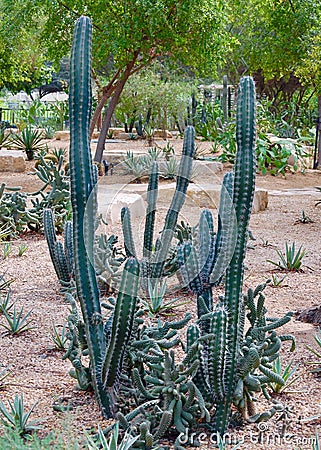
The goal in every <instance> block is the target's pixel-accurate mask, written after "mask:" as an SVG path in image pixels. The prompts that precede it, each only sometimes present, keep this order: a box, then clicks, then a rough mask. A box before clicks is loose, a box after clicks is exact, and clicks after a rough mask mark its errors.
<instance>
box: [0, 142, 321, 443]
mask: <svg viewBox="0 0 321 450" xmlns="http://www.w3.org/2000/svg"><path fill="white" fill-rule="evenodd" d="M54 145H55V146H61V143H56V142H52V143H51V146H54ZM63 145H66V143H64V144H63ZM106 145H107V144H106ZM111 145H112V146H114V148H115V149H117V145H118V147H119V146H120V144H119V143H118V144H117V143H116V144H111ZM133 145H135V146H136V148H138V147H139V146H141V144H139V143H132V142H130V143H129V142H126V143H122V144H121V146H122V149H123V148H125V149H128V148H131V147H132V146H133ZM174 145H175V146H177V148H178V147H179V146H180V145H181V143H180V142H178V141H174ZM199 145H200V146H202V145H204V148H205V145H206V144H203V143H200V144H199ZM207 145H209V144H207ZM108 148H109V147H108ZM207 148H208V147H207ZM145 149H146V147H145ZM142 150H144V147H143V148H142ZM31 171H32V163H28V170H27V171H26V172H25V173H24V174H8V173H2V175H1V180H2V181H4V182H6V183H7V184H8V185H11V186H13V185H21V186H22V187H23V188H24V189H27V190H28V191H29V192H30V191H32V190H34V189H35V188H37V187H38V186H39V183H38V181H37V179H36V177H34V176H33V175H30V172H31ZM219 176H220V175H219ZM113 180H115V182H118V178H117V174H115V176H114V178H113ZM320 184H321V183H320V173H319V172H313V171H307V173H306V174H305V175H303V174H300V173H297V174H288V175H287V177H286V178H282V177H278V178H275V177H271V176H269V175H267V176H264V177H263V176H258V179H257V186H259V187H262V188H265V189H267V190H268V191H269V205H268V208H267V210H266V211H263V212H260V213H258V214H255V215H253V216H252V219H251V224H250V228H251V231H252V233H253V235H254V237H255V241H251V242H250V244H251V248H250V249H249V250H248V253H247V258H246V273H245V286H244V288H248V287H255V286H256V285H257V284H259V283H261V282H264V281H265V280H266V279H267V278H271V276H272V275H277V276H278V277H280V276H281V275H282V274H279V273H277V272H276V271H273V266H272V265H271V264H270V263H268V262H267V260H268V259H271V260H277V254H276V248H280V249H284V246H285V241H288V242H289V243H292V242H293V241H295V242H296V244H297V245H298V246H299V245H302V248H304V249H305V250H306V255H305V257H304V259H303V266H302V271H301V272H298V273H288V274H284V275H286V277H285V279H284V280H283V282H282V283H281V285H280V286H278V287H273V286H268V287H267V288H266V290H265V293H266V305H267V307H268V311H269V314H270V315H273V316H280V315H282V314H285V313H286V312H287V311H297V310H301V309H305V308H308V307H311V306H315V305H320V293H321V242H320V231H321V207H315V206H314V204H315V200H317V199H318V195H319V197H320V194H318V193H317V192H316V191H315V189H314V187H315V186H318V185H320ZM165 211H166V205H165V204H164V203H163V204H160V205H159V207H158V214H159V219H160V220H159V223H161V218H163V217H164V213H165ZM302 211H304V212H305V214H306V215H307V216H309V217H310V218H311V219H312V221H313V222H311V223H306V224H303V223H301V222H300V221H298V219H299V218H300V217H301V214H302ZM187 214H189V217H190V216H191V217H192V218H191V219H190V220H191V221H193V219H195V218H196V217H198V216H199V209H198V208H196V207H195V208H190V209H189V211H188V212H186V215H187ZM137 226H138V225H137ZM109 228H110V229H108V233H110V234H111V233H115V234H118V235H119V234H120V226H119V224H117V223H116V224H114V225H113V226H112V227H109ZM137 236H139V234H138V235H137ZM137 239H138V240H139V237H138V238H137ZM21 242H26V243H27V245H28V250H27V252H26V253H25V255H23V256H22V257H19V256H17V253H18V246H19V244H21ZM3 271H6V277H7V278H8V279H9V278H13V279H14V280H15V281H14V283H13V284H12V300H13V301H14V302H15V305H16V306H17V308H21V307H23V308H24V312H27V311H30V310H31V311H32V312H31V314H30V319H31V324H30V326H31V327H32V329H30V330H29V331H26V332H24V333H22V334H21V335H19V336H14V337H12V336H9V335H7V334H6V333H4V332H2V334H0V342H1V345H0V369H1V367H2V368H9V369H10V372H11V376H10V378H9V380H8V381H9V382H10V383H9V385H8V386H7V387H6V389H4V390H2V391H1V392H0V395H1V400H2V401H4V402H5V403H6V402H7V400H10V399H12V398H13V397H14V395H15V394H21V393H23V395H24V398H25V403H26V407H27V408H29V407H31V406H32V405H33V404H34V403H35V402H38V404H37V406H36V408H35V411H34V413H33V416H34V417H33V418H34V419H40V420H41V421H42V422H43V424H42V426H43V429H42V431H41V434H42V435H45V434H46V433H47V432H48V431H50V430H54V429H59V428H61V429H64V428H65V427H66V419H65V418H64V414H62V413H57V412H54V410H53V408H52V406H53V404H54V403H55V402H57V401H62V402H63V403H65V404H67V403H68V404H69V405H70V406H71V411H70V412H69V413H68V418H69V419H70V418H71V422H72V425H71V426H72V427H78V428H81V429H87V430H89V429H91V428H97V426H98V424H100V425H101V426H102V427H104V426H106V424H107V421H103V420H102V419H101V417H100V413H99V410H98V407H97V406H96V403H95V400H94V398H93V395H92V394H91V393H88V392H83V391H79V390H77V388H76V386H75V382H74V380H73V379H72V378H71V377H70V376H69V375H68V371H69V369H70V364H69V362H68V361H62V359H61V356H62V354H61V353H60V352H58V351H55V349H54V346H53V342H52V339H51V334H52V327H53V324H54V325H55V326H62V325H63V323H64V322H65V319H66V316H67V314H68V307H67V305H66V304H65V303H64V301H63V296H62V295H61V294H60V292H59V285H58V282H57V280H56V277H55V273H54V270H53V267H52V264H51V261H50V259H49V255H48V250H47V246H46V242H45V240H44V237H43V236H42V235H35V234H33V233H28V234H26V235H24V236H22V237H21V239H20V240H17V241H14V242H13V251H12V253H11V255H10V256H9V257H8V258H7V259H5V260H2V261H1V262H0V272H1V273H2V272H3ZM284 275H282V276H284ZM192 303H193V300H192V301H191V303H189V304H188V305H187V306H185V307H182V308H181V309H179V310H175V313H176V314H177V315H184V314H185V309H188V310H191V309H193V307H192ZM0 323H4V318H3V317H0ZM316 331H317V329H316V327H314V326H312V325H310V324H305V323H302V322H299V321H297V320H295V319H294V320H292V321H291V322H290V323H289V324H287V325H286V326H285V327H284V328H283V329H282V332H284V333H285V332H287V333H292V334H293V335H294V336H295V338H296V340H297V349H296V351H295V352H294V353H290V352H289V345H288V344H287V343H285V344H284V346H283V350H282V362H283V363H284V364H287V363H289V362H290V361H293V365H297V366H298V368H297V372H296V374H298V375H300V376H299V378H298V379H297V381H296V382H295V383H294V384H293V385H292V386H291V387H290V388H289V390H288V391H285V393H283V394H282V395H279V396H277V397H276V399H277V400H278V401H281V402H283V403H284V404H285V405H286V407H287V409H288V411H289V413H290V415H289V418H288V419H287V420H286V421H285V420H277V419H278V417H277V416H276V417H274V418H273V419H271V420H270V421H269V422H267V423H263V424H260V425H259V426H258V425H246V426H244V427H242V428H241V429H234V430H231V432H230V437H229V438H228V437H227V441H228V439H231V440H234V439H239V440H240V441H241V442H244V443H242V444H241V446H240V447H239V448H244V449H245V448H248V449H254V448H255V449H267V448H271V449H274V448H278V449H291V450H293V449H299V448H302V449H311V448H312V445H311V436H314V433H315V430H316V429H318V427H319V428H320V424H321V396H320V379H318V378H316V377H315V376H314V375H313V374H311V365H310V364H309V363H311V362H312V361H316V358H315V357H314V356H313V355H312V354H311V353H310V352H309V351H308V350H307V349H306V345H310V346H315V343H314V340H313V335H314V334H315V333H316ZM258 409H259V410H262V411H263V410H264V402H263V401H262V403H261V402H259V404H258ZM200 443H201V447H200V448H202V449H209V448H213V443H211V436H210V435H206V436H200ZM231 448H232V447H231Z"/></svg>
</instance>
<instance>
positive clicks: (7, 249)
mask: <svg viewBox="0 0 321 450" xmlns="http://www.w3.org/2000/svg"><path fill="white" fill-rule="evenodd" d="M11 252H12V243H11V242H5V244H4V246H3V254H2V256H3V259H6V258H8V256H9V255H10V253H11Z"/></svg>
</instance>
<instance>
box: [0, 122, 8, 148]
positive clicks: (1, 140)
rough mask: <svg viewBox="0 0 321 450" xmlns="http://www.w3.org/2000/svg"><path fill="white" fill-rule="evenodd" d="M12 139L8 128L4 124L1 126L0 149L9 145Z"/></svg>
mask: <svg viewBox="0 0 321 450" xmlns="http://www.w3.org/2000/svg"><path fill="white" fill-rule="evenodd" d="M10 141H11V136H10V133H7V132H6V128H5V127H4V126H0V150H1V149H2V147H7V146H8V144H10Z"/></svg>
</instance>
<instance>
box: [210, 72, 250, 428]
mask: <svg viewBox="0 0 321 450" xmlns="http://www.w3.org/2000/svg"><path fill="white" fill-rule="evenodd" d="M255 101H256V99H255V87H254V82H253V79H252V78H251V77H243V78H242V79H241V80H240V83H239V88H238V95H237V113H236V141H237V154H236V161H235V167H234V188H233V204H234V208H235V214H236V219H237V226H238V230H237V237H236V244H235V250H234V254H233V257H232V260H231V262H230V264H229V266H228V268H227V271H226V284H225V298H224V304H225V307H226V309H227V312H228V317H229V320H228V325H227V330H228V331H227V336H228V338H227V348H228V351H229V364H228V365H227V370H226V373H225V380H226V386H225V387H226V395H225V397H224V400H223V401H221V402H219V403H218V405H217V409H216V413H215V417H214V427H215V430H216V431H218V432H219V433H220V434H221V435H223V434H224V432H225V430H226V427H227V425H228V422H229V419H230V415H231V404H232V397H233V393H234V389H235V384H236V380H237V378H236V374H237V371H236V367H237V363H238V355H239V351H240V332H239V327H240V321H241V316H242V308H243V304H242V303H243V297H242V286H243V276H244V258H245V253H246V244H247V237H248V225H249V220H250V215H251V209H252V202H253V197H254V188H255V173H256V170H255V165H256V162H255V161H256V160H255V137H256V130H255Z"/></svg>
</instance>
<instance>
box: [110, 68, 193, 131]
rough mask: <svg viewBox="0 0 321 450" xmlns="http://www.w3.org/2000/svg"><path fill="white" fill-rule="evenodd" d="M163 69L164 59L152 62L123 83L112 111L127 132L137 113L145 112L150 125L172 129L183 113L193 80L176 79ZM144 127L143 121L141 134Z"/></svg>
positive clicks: (142, 113) (184, 113) (134, 122)
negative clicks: (148, 117) (123, 86)
mask: <svg viewBox="0 0 321 450" xmlns="http://www.w3.org/2000/svg"><path fill="white" fill-rule="evenodd" d="M164 72H166V62H165V64H164V63H163V64H162V63H160V62H155V63H153V64H152V65H151V67H150V68H148V69H144V70H143V71H141V72H139V73H136V74H135V75H133V76H132V77H131V78H130V79H129V80H128V82H127V83H126V86H125V88H124V91H123V93H122V96H121V98H120V101H119V103H118V105H117V107H116V110H115V114H116V118H117V119H118V120H119V121H120V122H121V123H123V124H125V128H126V129H127V130H128V132H131V131H132V129H133V126H134V125H135V124H136V126H137V125H138V123H137V122H139V120H140V116H143V117H146V116H147V114H148V113H149V115H150V116H151V117H150V119H149V123H150V125H151V126H152V127H153V128H159V129H164V130H166V129H173V128H174V127H175V126H176V123H177V122H180V121H182V120H183V118H184V117H185V115H186V108H187V106H188V104H189V101H190V97H191V94H192V92H193V91H195V90H196V85H195V83H193V82H192V81H190V82H188V81H177V80H176V79H175V77H173V73H172V71H171V72H168V73H167V72H166V73H165V74H164ZM144 128H145V132H146V126H145V125H143V124H142V130H141V132H140V133H138V134H139V135H143V132H144ZM138 131H139V127H138Z"/></svg>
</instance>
